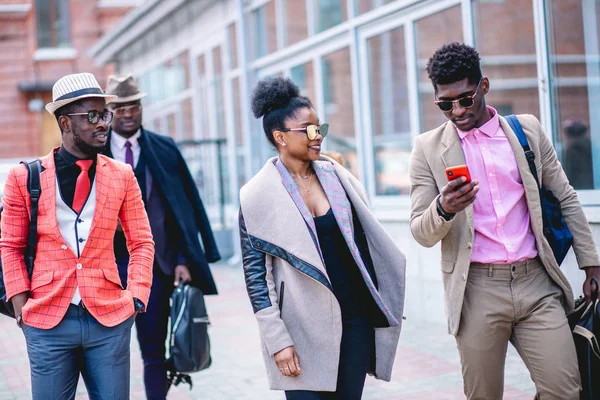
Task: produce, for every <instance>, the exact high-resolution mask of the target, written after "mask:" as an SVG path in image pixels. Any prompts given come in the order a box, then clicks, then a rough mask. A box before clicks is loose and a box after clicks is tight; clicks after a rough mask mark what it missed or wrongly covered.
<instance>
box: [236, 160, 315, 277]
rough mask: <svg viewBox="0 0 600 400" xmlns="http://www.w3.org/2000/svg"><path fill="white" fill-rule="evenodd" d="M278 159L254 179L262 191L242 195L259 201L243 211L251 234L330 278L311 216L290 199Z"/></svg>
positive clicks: (272, 161)
mask: <svg viewBox="0 0 600 400" xmlns="http://www.w3.org/2000/svg"><path fill="white" fill-rule="evenodd" d="M276 159H277V158H272V159H271V160H269V161H268V162H267V164H266V165H265V166H264V167H263V169H262V170H261V171H260V172H259V173H258V174H257V175H256V176H255V177H254V178H253V179H256V181H257V182H256V186H255V187H256V188H259V189H257V190H255V189H253V190H252V192H243V193H244V196H245V197H250V196H251V197H256V198H257V199H256V200H250V199H249V200H250V201H249V202H250V204H257V206H256V207H252V209H244V210H243V212H244V220H245V222H246V227H247V229H248V234H250V235H252V236H255V237H257V238H259V239H262V240H265V241H267V242H269V243H272V244H274V245H276V246H278V247H281V248H282V249H284V250H285V251H287V252H289V253H290V254H292V255H294V256H296V257H298V258H299V259H301V260H303V261H305V262H307V263H309V264H311V265H312V266H314V267H315V268H316V269H318V270H319V271H321V272H322V273H323V274H324V275H325V276H327V273H326V270H325V265H324V263H323V260H322V258H321V253H320V251H319V249H318V243H315V240H314V238H313V233H314V232H315V231H312V233H311V229H313V228H311V227H310V226H313V227H314V221H313V220H312V216H311V214H310V212H308V209H306V210H304V211H301V210H300V209H299V207H298V206H297V205H296V203H295V202H294V200H293V199H292V197H291V196H290V193H289V192H288V188H286V186H285V184H284V182H283V181H284V179H283V178H282V176H281V175H280V173H279V171H278V170H277V167H276V166H275V164H274V162H275V160H276ZM288 187H289V185H288ZM296 190H297V187H296ZM263 193H268V195H263ZM298 193H299V192H298ZM304 207H306V206H304ZM315 237H316V236H315Z"/></svg>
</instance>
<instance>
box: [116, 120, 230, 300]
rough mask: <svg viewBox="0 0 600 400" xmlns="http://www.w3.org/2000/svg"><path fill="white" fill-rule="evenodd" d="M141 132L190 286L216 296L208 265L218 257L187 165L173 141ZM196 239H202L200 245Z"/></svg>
mask: <svg viewBox="0 0 600 400" xmlns="http://www.w3.org/2000/svg"><path fill="white" fill-rule="evenodd" d="M141 131H142V134H141V136H140V138H139V144H140V148H141V153H142V155H143V157H144V159H145V162H146V165H147V167H148V169H149V170H150V174H151V175H152V179H153V181H154V183H155V184H156V185H158V187H159V188H160V190H161V192H162V194H163V196H164V199H165V202H166V206H167V207H168V208H169V209H168V210H167V215H168V216H169V218H172V219H173V220H174V221H172V222H174V223H173V226H174V227H175V229H177V230H178V234H177V235H175V236H176V237H177V238H178V239H179V240H181V241H182V243H181V244H180V245H179V248H181V250H182V251H183V253H184V256H185V257H186V258H187V260H188V264H189V268H190V273H191V275H192V285H193V286H196V287H198V288H200V289H201V290H202V291H203V292H204V294H217V287H216V285H215V281H214V279H213V277H212V274H211V272H210V268H209V266H208V263H211V262H216V261H218V260H220V259H221V256H220V255H219V250H218V249H217V245H216V242H215V238H214V236H213V232H212V229H211V227H210V222H209V220H208V216H207V215H206V211H205V209H204V205H203V204H202V200H200V194H199V193H198V189H197V188H196V184H195V183H194V180H193V179H192V176H191V174H190V171H189V170H188V167H187V164H186V163H185V160H184V159H183V156H182V155H181V153H180V151H179V149H178V148H177V145H176V144H175V142H174V141H173V139H171V138H170V137H167V136H163V135H159V134H156V133H153V132H150V131H147V130H145V129H144V128H141ZM112 134H113V133H112V130H111V131H110V132H109V134H108V140H107V143H106V150H105V154H106V155H107V156H109V157H111V158H112V152H111V150H110V142H111V137H112ZM117 234H119V232H117ZM199 237H202V244H203V246H201V245H200V239H199Z"/></svg>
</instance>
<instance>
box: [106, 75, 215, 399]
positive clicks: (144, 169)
mask: <svg viewBox="0 0 600 400" xmlns="http://www.w3.org/2000/svg"><path fill="white" fill-rule="evenodd" d="M106 93H107V94H117V93H118V96H119V98H118V100H117V101H114V102H113V103H111V104H110V105H109V108H110V109H111V111H113V113H114V119H113V124H112V127H111V130H110V132H109V134H108V141H107V146H106V153H107V155H108V156H109V157H112V158H114V159H116V160H119V161H122V162H125V163H127V164H129V165H131V167H132V168H133V170H134V172H135V176H136V177H137V180H138V183H139V185H140V188H141V190H142V197H143V199H144V204H145V207H146V212H147V213H148V218H149V220H150V226H151V228H152V235H153V236H154V242H155V258H154V278H153V281H152V290H151V293H150V300H149V302H148V306H147V312H146V313H145V314H143V315H140V316H138V318H137V319H136V321H135V322H136V328H137V333H138V341H139V343H140V349H141V351H142V358H143V360H144V384H145V388H146V396H147V397H148V399H165V398H166V395H167V392H168V390H169V386H170V384H169V381H168V379H167V370H168V366H167V363H166V361H165V351H166V349H165V340H166V337H167V324H168V317H169V311H170V305H169V298H170V296H171V294H172V292H173V287H174V286H177V285H178V284H179V283H180V281H181V282H191V284H192V285H193V286H196V287H198V288H200V289H201V290H202V291H203V292H204V294H217V288H216V286H215V282H214V280H213V277H212V275H211V272H210V269H209V266H208V263H210V262H216V261H218V260H219V259H220V258H221V257H220V255H219V251H218V249H217V246H216V243H215V239H214V237H213V233H212V230H211V227H210V223H209V220H208V217H207V215H206V211H205V210H204V206H203V205H202V201H201V200H200V195H199V194H198V190H197V188H196V185H195V183H194V181H193V179H192V176H191V175H190V172H189V170H188V168H187V165H186V163H185V160H184V159H183V156H182V155H181V153H180V152H179V150H178V148H177V146H176V145H175V142H174V141H173V139H171V138H170V137H167V136H163V135H158V134H156V133H153V132H150V131H147V130H145V129H144V128H143V127H142V105H141V99H142V98H143V97H144V96H146V93H142V92H140V90H139V88H138V84H137V81H136V80H135V78H134V77H133V76H131V75H128V76H124V77H116V76H112V75H111V76H109V78H108V82H107V87H106ZM199 236H201V237H202V242H203V246H201V245H200V241H199ZM115 257H116V258H117V264H118V265H119V273H120V274H121V279H122V280H123V281H125V279H126V277H127V272H126V268H127V259H128V253H127V247H126V243H125V240H124V237H123V235H122V234H121V232H117V235H116V236H115ZM124 283H125V282H124Z"/></svg>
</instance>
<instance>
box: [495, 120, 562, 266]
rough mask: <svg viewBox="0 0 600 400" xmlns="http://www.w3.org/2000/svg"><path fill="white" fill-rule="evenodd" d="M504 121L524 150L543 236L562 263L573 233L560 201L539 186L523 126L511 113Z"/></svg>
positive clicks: (532, 154)
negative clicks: (535, 190) (537, 194)
mask: <svg viewBox="0 0 600 400" xmlns="http://www.w3.org/2000/svg"><path fill="white" fill-rule="evenodd" d="M506 121H507V122H508V124H509V125H510V127H511V128H512V130H513V131H514V132H515V134H516V135H517V138H518V139H519V143H520V144H521V147H523V151H524V152H525V157H526V158H527V163H528V164H529V170H530V171H531V174H532V175H533V177H534V178H535V181H536V183H537V186H538V189H539V191H540V202H541V204H542V219H543V220H544V237H545V238H546V240H548V244H549V245H550V247H551V248H552V253H553V254H554V258H555V259H556V262H557V263H558V265H560V264H562V262H563V260H564V259H565V257H566V256H567V253H568V252H569V249H570V248H571V246H572V245H573V235H572V234H571V231H570V230H569V227H568V226H567V224H566V223H565V219H564V218H563V215H562V210H561V207H560V201H559V200H558V199H557V198H556V196H554V194H553V193H552V191H550V190H547V189H545V188H544V187H542V186H540V181H539V179H538V176H537V171H536V167H535V162H534V160H535V154H534V153H533V151H531V148H530V147H529V142H527V137H526V136H525V132H523V127H522V126H521V123H520V122H519V120H518V119H517V117H516V116H515V115H513V114H511V115H508V116H507V117H506Z"/></svg>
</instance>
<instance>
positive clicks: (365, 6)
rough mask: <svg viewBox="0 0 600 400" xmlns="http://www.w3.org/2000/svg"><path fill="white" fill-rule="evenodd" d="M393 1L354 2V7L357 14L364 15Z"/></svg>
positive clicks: (355, 0)
mask: <svg viewBox="0 0 600 400" xmlns="http://www.w3.org/2000/svg"><path fill="white" fill-rule="evenodd" d="M392 1H395V0H354V4H355V5H354V7H355V8H356V11H357V12H358V13H359V14H362V13H366V12H367V11H371V10H374V9H376V8H377V7H381V6H382V5H384V4H387V3H391V2H392Z"/></svg>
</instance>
